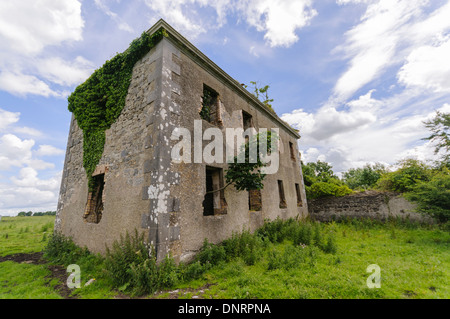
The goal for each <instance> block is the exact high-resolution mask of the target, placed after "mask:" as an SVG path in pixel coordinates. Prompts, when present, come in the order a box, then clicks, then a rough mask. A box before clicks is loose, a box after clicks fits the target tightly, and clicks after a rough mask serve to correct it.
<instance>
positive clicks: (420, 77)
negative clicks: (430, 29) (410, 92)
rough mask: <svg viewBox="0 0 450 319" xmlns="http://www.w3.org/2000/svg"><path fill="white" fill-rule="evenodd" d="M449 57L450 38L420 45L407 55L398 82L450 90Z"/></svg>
mask: <svg viewBox="0 0 450 319" xmlns="http://www.w3.org/2000/svg"><path fill="white" fill-rule="evenodd" d="M449 57H450V38H448V39H447V40H445V41H443V42H442V43H440V44H439V45H436V46H431V45H426V46H421V47H419V48H417V49H415V50H414V51H412V52H411V54H410V55H409V56H408V57H407V59H406V60H407V62H406V63H405V64H404V65H403V67H402V68H401V69H400V71H399V73H398V79H399V82H400V83H401V84H404V85H405V86H417V87H421V88H425V89H430V90H432V91H435V92H450V63H448V59H449Z"/></svg>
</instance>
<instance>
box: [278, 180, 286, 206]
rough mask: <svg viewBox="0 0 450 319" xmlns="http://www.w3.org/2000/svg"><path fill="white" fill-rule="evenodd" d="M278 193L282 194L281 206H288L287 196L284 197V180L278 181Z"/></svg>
mask: <svg viewBox="0 0 450 319" xmlns="http://www.w3.org/2000/svg"><path fill="white" fill-rule="evenodd" d="M278 194H279V195H280V208H286V207H287V205H286V198H285V197H284V187H283V181H280V180H279V181H278Z"/></svg>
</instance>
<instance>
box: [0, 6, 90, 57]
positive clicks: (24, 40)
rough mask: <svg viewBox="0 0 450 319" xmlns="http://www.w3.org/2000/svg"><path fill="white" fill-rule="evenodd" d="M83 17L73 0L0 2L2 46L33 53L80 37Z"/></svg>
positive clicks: (19, 51)
mask: <svg viewBox="0 0 450 319" xmlns="http://www.w3.org/2000/svg"><path fill="white" fill-rule="evenodd" d="M83 26H84V21H83V19H82V17H81V3H80V1H77V0H65V1H58V0H41V1H35V0H21V1H2V2H1V4H0V39H1V42H2V43H3V45H2V47H3V46H5V47H8V48H9V49H10V50H14V51H15V52H18V53H20V54H26V55H33V54H37V53H39V52H41V51H42V49H43V48H44V47H45V46H48V45H58V44H60V43H61V42H63V41H79V40H81V39H82V30H83Z"/></svg>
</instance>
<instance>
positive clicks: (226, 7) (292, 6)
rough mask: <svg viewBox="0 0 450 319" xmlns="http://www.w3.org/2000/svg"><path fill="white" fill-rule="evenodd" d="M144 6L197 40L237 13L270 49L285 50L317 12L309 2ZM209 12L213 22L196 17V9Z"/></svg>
mask: <svg viewBox="0 0 450 319" xmlns="http://www.w3.org/2000/svg"><path fill="white" fill-rule="evenodd" d="M145 3H146V4H147V6H148V7H149V8H150V9H151V10H153V11H154V12H156V13H157V15H158V16H161V17H162V18H163V19H165V20H166V21H167V22H168V23H170V24H172V25H173V26H174V27H175V28H176V29H179V30H180V31H181V32H182V33H184V34H187V35H188V36H189V37H193V38H195V37H198V36H199V35H200V34H203V33H205V32H207V30H210V29H217V28H220V27H222V26H223V25H224V24H225V23H226V16H227V14H228V13H237V14H238V15H239V17H240V18H241V19H242V21H244V22H245V23H247V24H248V25H250V26H252V27H255V28H256V30H257V31H259V32H264V39H265V40H266V42H267V44H268V45H269V46H271V47H278V46H284V47H289V46H291V45H292V44H293V43H295V42H297V41H298V35H297V34H296V31H297V30H300V29H302V28H304V27H305V26H307V25H309V23H310V22H311V20H312V19H313V18H314V16H316V15H317V11H316V10H314V9H313V8H312V0H275V1H274V0H245V1H238V0H220V1H219V0H216V1H208V0H145ZM206 7H208V8H211V9H213V10H214V12H215V19H204V17H203V18H200V17H199V16H198V12H197V9H198V8H206Z"/></svg>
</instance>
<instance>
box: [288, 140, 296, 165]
mask: <svg viewBox="0 0 450 319" xmlns="http://www.w3.org/2000/svg"><path fill="white" fill-rule="evenodd" d="M289 151H290V153H291V160H293V161H295V152H294V144H293V143H292V142H289Z"/></svg>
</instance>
